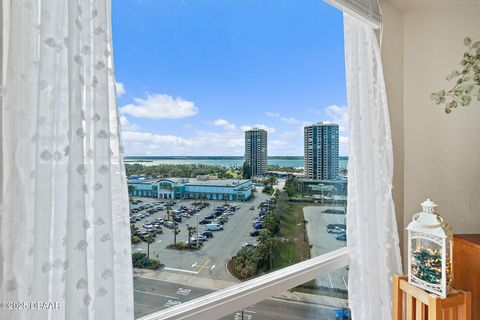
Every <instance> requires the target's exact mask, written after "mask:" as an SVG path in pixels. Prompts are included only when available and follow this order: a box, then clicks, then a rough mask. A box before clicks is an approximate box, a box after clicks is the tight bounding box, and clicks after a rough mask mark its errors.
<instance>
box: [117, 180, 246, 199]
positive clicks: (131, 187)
mask: <svg viewBox="0 0 480 320" xmlns="http://www.w3.org/2000/svg"><path fill="white" fill-rule="evenodd" d="M127 182H128V194H129V195H130V196H138V197H152V198H158V199H204V200H228V201H243V200H245V199H248V198H250V197H251V195H252V182H251V181H250V180H241V179H240V180H239V179H223V180H205V179H193V178H162V179H152V178H144V177H133V178H129V179H128V181H127Z"/></svg>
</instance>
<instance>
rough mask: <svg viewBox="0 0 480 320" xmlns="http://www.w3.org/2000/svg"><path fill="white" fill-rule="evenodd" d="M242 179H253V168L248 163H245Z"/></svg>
mask: <svg viewBox="0 0 480 320" xmlns="http://www.w3.org/2000/svg"><path fill="white" fill-rule="evenodd" d="M242 177H243V178H244V179H251V178H252V168H251V167H250V165H249V164H248V163H247V162H246V161H245V162H244V163H243V170H242Z"/></svg>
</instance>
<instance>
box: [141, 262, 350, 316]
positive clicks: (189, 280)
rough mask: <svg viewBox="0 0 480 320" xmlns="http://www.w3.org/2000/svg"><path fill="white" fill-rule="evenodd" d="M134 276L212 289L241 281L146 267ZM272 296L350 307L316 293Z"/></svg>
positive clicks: (288, 292)
mask: <svg viewBox="0 0 480 320" xmlns="http://www.w3.org/2000/svg"><path fill="white" fill-rule="evenodd" d="M133 274H134V276H137V277H142V278H147V279H154V280H160V281H166V282H173V283H180V284H184V285H188V286H192V287H197V288H202V289H210V290H214V291H216V290H220V289H224V288H227V287H230V286H232V285H235V284H238V283H239V282H231V281H225V280H215V279H210V278H202V277H199V276H195V275H189V274H183V273H180V272H171V271H166V270H162V271H153V270H146V269H133ZM272 298H277V299H283V300H289V301H296V302H302V303H311V304H319V305H324V306H330V307H338V308H342V307H348V301H347V300H345V299H340V298H333V297H328V296H320V295H315V294H308V293H302V292H291V291H285V292H283V293H281V294H277V295H274V296H273V297H272Z"/></svg>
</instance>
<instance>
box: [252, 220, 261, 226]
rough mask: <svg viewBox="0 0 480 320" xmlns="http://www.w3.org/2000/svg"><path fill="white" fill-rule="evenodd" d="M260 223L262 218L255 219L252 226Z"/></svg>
mask: <svg viewBox="0 0 480 320" xmlns="http://www.w3.org/2000/svg"><path fill="white" fill-rule="evenodd" d="M258 223H260V224H261V223H262V221H261V220H253V222H252V227H255V225H256V224H258Z"/></svg>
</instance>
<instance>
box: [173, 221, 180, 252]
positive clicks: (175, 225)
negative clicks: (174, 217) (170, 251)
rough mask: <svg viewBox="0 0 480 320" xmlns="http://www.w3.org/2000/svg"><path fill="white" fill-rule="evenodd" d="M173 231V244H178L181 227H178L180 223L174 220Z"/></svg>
mask: <svg viewBox="0 0 480 320" xmlns="http://www.w3.org/2000/svg"><path fill="white" fill-rule="evenodd" d="M172 232H173V245H174V246H176V245H177V234H179V233H180V228H179V227H178V224H177V223H176V222H174V225H173V228H172Z"/></svg>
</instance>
